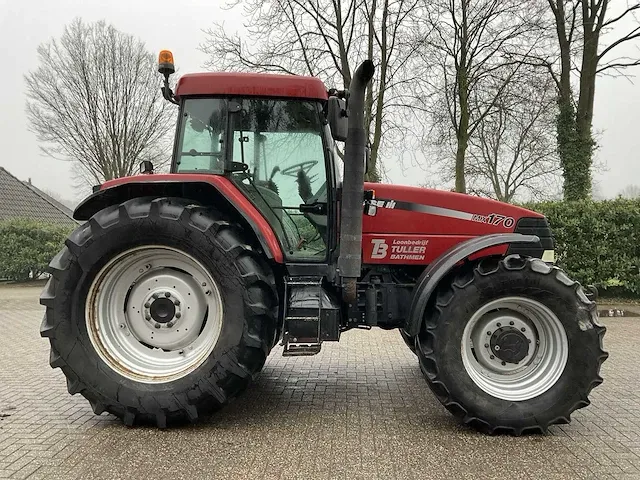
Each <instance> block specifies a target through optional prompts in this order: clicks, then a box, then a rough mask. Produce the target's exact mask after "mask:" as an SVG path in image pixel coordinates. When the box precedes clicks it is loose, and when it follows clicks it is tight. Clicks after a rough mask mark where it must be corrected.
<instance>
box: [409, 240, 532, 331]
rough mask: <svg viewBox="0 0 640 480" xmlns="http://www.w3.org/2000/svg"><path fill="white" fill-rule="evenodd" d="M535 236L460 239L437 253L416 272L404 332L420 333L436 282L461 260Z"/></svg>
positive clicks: (523, 241)
mask: <svg viewBox="0 0 640 480" xmlns="http://www.w3.org/2000/svg"><path fill="white" fill-rule="evenodd" d="M539 242H540V239H539V238H538V237H537V236H535V235H521V234H519V233H498V234H494V235H484V236H480V237H474V238H471V239H469V240H465V241H464V242H460V243H458V244H457V245H455V246H454V247H452V248H450V249H449V250H447V251H446V252H445V253H443V254H442V255H440V257H438V259H437V260H436V261H434V262H433V263H431V264H430V265H429V266H428V267H427V268H426V269H425V270H424V272H422V275H420V278H418V281H417V283H416V286H415V287H414V289H413V294H412V300H411V307H410V310H409V316H408V323H407V325H406V327H405V331H406V333H407V334H408V335H409V336H411V337H415V336H416V335H418V333H419V332H420V325H421V323H422V318H423V316H424V312H425V309H426V308H427V304H428V303H429V299H430V298H431V295H432V294H433V293H434V292H435V290H436V287H437V286H438V284H439V283H440V281H441V280H442V279H443V278H444V277H445V275H447V273H449V272H450V271H451V269H452V268H453V267H455V266H456V265H457V264H458V263H459V262H461V261H462V260H464V259H466V258H468V257H470V256H472V255H473V254H475V253H478V252H480V251H481V250H485V249H488V248H491V247H496V246H498V245H505V244H514V243H533V244H536V243H539Z"/></svg>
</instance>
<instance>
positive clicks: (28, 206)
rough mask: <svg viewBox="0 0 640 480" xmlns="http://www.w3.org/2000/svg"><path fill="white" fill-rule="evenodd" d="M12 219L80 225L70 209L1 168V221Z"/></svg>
mask: <svg viewBox="0 0 640 480" xmlns="http://www.w3.org/2000/svg"><path fill="white" fill-rule="evenodd" d="M12 218H27V219H30V220H40V221H44V222H52V223H56V224H61V225H69V226H76V225H78V222H76V221H75V220H74V219H73V212H72V211H71V210H70V209H69V208H67V207H66V206H64V205H63V204H61V203H60V202H58V201H56V200H55V199H53V198H51V197H50V196H49V195H47V194H46V193H44V192H42V191H41V190H39V189H37V188H36V187H34V186H33V185H31V184H30V183H27V182H22V181H20V180H18V179H17V178H16V177H14V176H13V175H11V174H10V173H9V172H8V171H7V170H5V169H4V168H2V167H0V220H9V219H12Z"/></svg>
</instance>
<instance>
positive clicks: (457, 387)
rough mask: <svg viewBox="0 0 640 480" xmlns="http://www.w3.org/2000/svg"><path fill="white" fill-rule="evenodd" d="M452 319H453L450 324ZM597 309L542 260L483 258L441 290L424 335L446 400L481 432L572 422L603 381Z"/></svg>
mask: <svg viewBox="0 0 640 480" xmlns="http://www.w3.org/2000/svg"><path fill="white" fill-rule="evenodd" d="M445 319H446V321H445ZM604 333H605V329H604V327H602V326H601V325H600V324H599V323H598V320H597V314H596V305H595V303H593V302H591V301H590V300H589V299H588V298H587V296H586V295H585V293H584V291H583V289H582V287H581V286H580V285H579V284H578V283H576V282H574V281H572V280H570V279H569V278H568V277H567V276H566V274H565V273H564V272H562V271H561V270H560V269H558V268H556V267H552V266H550V265H548V264H546V263H544V262H542V261H541V260H539V259H525V258H522V257H519V256H510V257H507V258H505V259H486V260H484V261H482V262H480V263H479V264H478V265H476V266H475V267H474V268H473V269H471V268H470V269H466V270H460V271H459V272H457V274H456V276H455V278H453V280H452V281H451V282H450V283H448V284H446V285H442V286H440V287H439V289H438V292H437V297H436V299H435V302H434V303H433V305H432V306H431V307H429V309H428V311H427V312H426V314H425V318H424V324H423V327H422V329H421V332H420V334H419V336H418V341H417V346H418V349H417V354H418V356H419V358H420V365H421V368H422V371H423V373H424V375H425V377H426V379H427V382H428V384H429V386H430V387H431V389H432V391H433V392H434V393H435V395H436V396H437V397H438V399H439V400H440V402H441V403H442V404H443V405H444V406H445V407H446V408H447V409H448V410H449V411H451V412H452V413H454V414H455V415H456V416H458V417H460V418H461V419H463V421H464V423H466V424H469V425H471V426H473V427H475V428H477V429H479V430H482V431H486V432H490V433H493V432H500V431H504V432H510V433H514V434H516V435H520V434H522V433H524V432H529V431H546V430H547V428H548V427H549V425H552V424H556V423H568V422H569V421H570V415H571V413H572V412H573V411H574V410H576V409H578V408H582V407H584V406H587V405H588V404H589V400H588V395H589V393H590V391H591V390H592V389H593V388H594V387H595V386H597V385H599V384H600V383H601V382H602V378H601V377H600V374H599V372H600V366H601V364H602V362H603V361H604V360H606V358H607V356H608V355H607V353H606V352H604V350H603V349H602V337H603V336H604Z"/></svg>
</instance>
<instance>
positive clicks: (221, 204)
mask: <svg viewBox="0 0 640 480" xmlns="http://www.w3.org/2000/svg"><path fill="white" fill-rule="evenodd" d="M110 183H111V184H112V185H113V186H107V187H106V188H105V187H104V186H103V188H102V189H101V190H98V191H97V192H95V193H93V194H92V195H91V196H89V197H87V198H86V199H85V200H83V201H82V203H80V205H78V207H77V208H76V210H75V211H74V213H73V218H75V219H76V220H89V218H91V217H92V216H93V215H94V214H95V213H96V212H98V211H100V210H102V209H103V208H106V207H109V206H111V205H118V204H120V203H122V202H125V201H127V200H130V199H132V198H137V197H179V198H187V199H189V200H193V201H194V202H197V203H199V204H202V205H205V206H206V205H210V206H214V207H215V208H216V209H218V210H220V211H221V212H222V213H224V214H226V215H228V216H229V217H230V218H232V219H234V220H235V221H238V222H239V223H241V224H243V226H244V227H245V228H248V229H249V230H250V231H252V232H253V234H254V235H255V237H256V240H257V241H258V242H259V243H260V245H261V247H262V249H263V250H264V252H265V254H266V256H267V257H268V258H269V259H271V260H273V261H275V262H276V263H283V262H284V256H283V254H282V248H281V247H280V243H279V242H278V238H277V237H276V235H275V233H274V232H273V230H272V229H271V227H270V226H269V224H268V223H267V221H266V220H265V218H264V217H263V216H262V214H261V213H260V212H259V211H258V210H257V209H256V208H255V207H254V205H253V204H252V203H251V202H250V201H249V200H248V199H247V198H246V197H245V196H244V195H243V194H242V192H240V191H239V190H238V189H237V188H236V187H235V185H233V183H232V182H231V181H230V180H228V179H226V178H224V177H219V176H217V177H214V176H211V177H209V178H208V179H207V181H197V180H194V181H185V180H181V181H158V180H154V181H145V180H141V181H136V180H128V181H126V182H121V183H115V182H110ZM114 183H115V184H114Z"/></svg>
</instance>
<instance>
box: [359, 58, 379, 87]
mask: <svg viewBox="0 0 640 480" xmlns="http://www.w3.org/2000/svg"><path fill="white" fill-rule="evenodd" d="M375 71H376V67H375V66H374V65H373V61H371V60H365V61H364V62H362V63H361V64H360V66H359V67H358V69H357V70H356V75H357V74H358V73H359V75H360V78H361V80H362V82H363V83H369V81H370V80H371V79H372V78H373V74H374V73H375Z"/></svg>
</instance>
